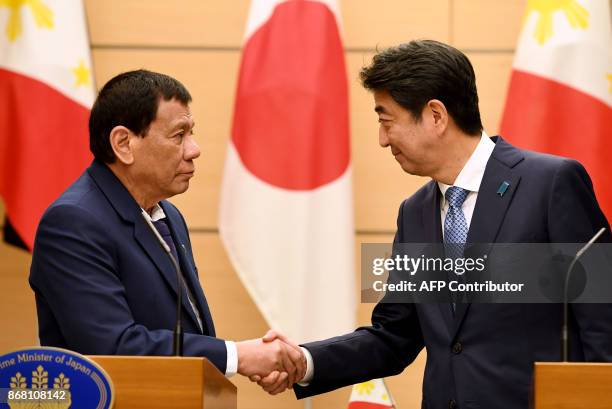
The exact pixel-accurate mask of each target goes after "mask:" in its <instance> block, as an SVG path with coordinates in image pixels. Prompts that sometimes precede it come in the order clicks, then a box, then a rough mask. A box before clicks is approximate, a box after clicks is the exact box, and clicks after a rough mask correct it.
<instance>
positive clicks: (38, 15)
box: [0, 0, 53, 41]
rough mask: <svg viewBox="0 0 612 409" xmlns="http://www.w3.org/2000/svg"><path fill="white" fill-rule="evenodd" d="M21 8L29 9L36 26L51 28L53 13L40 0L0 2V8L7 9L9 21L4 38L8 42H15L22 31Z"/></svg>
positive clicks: (5, 0) (1, 0)
mask: <svg viewBox="0 0 612 409" xmlns="http://www.w3.org/2000/svg"><path fill="white" fill-rule="evenodd" d="M23 6H28V7H30V10H31V11H32V14H33V15H34V21H35V22H36V26H38V27H40V28H48V29H49V28H53V11H52V10H51V9H50V8H49V7H47V6H45V5H44V4H43V2H42V1H41V0H0V7H8V9H9V19H8V24H7V25H6V31H5V33H6V36H7V37H8V39H9V41H15V40H16V39H17V37H19V36H20V35H21V33H22V31H23V25H22V22H21V11H22V8H23Z"/></svg>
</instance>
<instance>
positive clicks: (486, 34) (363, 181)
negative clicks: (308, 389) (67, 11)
mask: <svg viewBox="0 0 612 409" xmlns="http://www.w3.org/2000/svg"><path fill="white" fill-rule="evenodd" d="M85 3H86V6H87V17H88V21H89V27H90V33H91V44H92V50H93V59H94V68H95V77H96V81H97V84H98V86H100V85H101V84H103V83H104V82H105V81H107V80H108V79H109V78H111V77H112V76H114V75H115V74H117V73H119V72H121V71H124V70H128V69H135V68H141V67H143V68H148V69H152V70H158V71H162V72H165V73H168V74H170V75H173V76H175V77H176V78H178V79H179V80H181V81H182V82H183V83H184V84H185V85H186V86H187V87H188V88H189V89H190V91H191V92H192V94H193V97H194V102H193V111H194V116H195V119H196V122H197V123H198V126H197V139H198V142H199V143H200V145H201V147H202V150H203V155H202V156H201V158H200V159H199V161H198V175H197V177H196V178H195V179H194V181H193V182H192V187H191V188H190V190H189V192H188V193H186V194H184V195H182V196H180V197H177V198H175V199H173V201H174V202H175V203H176V204H177V205H178V206H179V207H180V208H181V209H182V210H183V213H184V214H185V216H186V218H187V221H188V223H189V225H190V227H191V228H192V229H193V232H192V241H193V244H194V250H195V254H196V258H197V262H198V265H199V270H200V271H201V272H202V277H201V279H202V284H203V286H204V288H205V291H206V294H207V296H208V299H209V301H210V304H211V308H212V311H213V314H214V316H215V322H216V324H217V327H218V332H219V336H221V337H225V338H228V339H245V338H250V337H257V336H261V335H262V334H263V333H264V332H265V331H266V330H267V326H266V323H265V322H264V320H263V318H262V316H261V314H260V313H259V312H258V311H257V308H256V306H255V305H254V304H253V302H252V301H251V300H250V298H249V296H248V295H247V293H246V291H245V290H244V288H243V287H242V285H241V283H240V281H239V280H238V278H237V276H236V274H235V273H234V271H233V269H232V267H231V265H230V264H229V261H228V259H227V257H226V255H225V252H224V250H223V247H222V246H221V243H220V241H219V237H218V234H217V230H216V229H217V215H218V208H217V206H218V202H219V187H220V180H221V174H222V165H223V160H224V157H225V147H226V143H227V139H228V136H229V132H230V124H231V116H232V106H233V98H234V92H235V88H236V74H237V71H238V64H239V60H240V44H241V39H242V32H243V28H244V25H245V21H246V17H247V12H248V5H249V1H248V0H233V1H227V2H211V1H204V0H176V1H172V2H169V1H167V0H149V1H146V2H145V1H142V0H140V1H139V0H86V2H85ZM525 4H526V0H503V1H491V0H429V1H416V0H379V1H376V2H373V1H366V0H344V1H341V7H342V13H343V21H342V25H343V32H344V44H345V47H346V60H347V67H348V78H349V83H350V98H351V101H350V102H351V130H352V160H353V162H352V165H353V170H354V199H355V211H356V212H355V214H356V234H355V246H356V247H355V248H356V251H357V257H358V256H359V253H358V251H359V244H360V243H361V242H374V241H383V242H384V241H391V240H392V233H393V230H394V224H395V219H396V211H397V208H398V205H399V203H400V202H401V200H402V199H403V198H405V197H407V196H408V195H410V194H411V193H412V192H413V191H414V190H415V189H416V188H417V187H418V186H420V185H422V184H423V183H424V181H425V180H424V179H422V178H417V177H412V176H408V175H406V174H404V173H402V171H401V169H400V168H399V167H398V166H397V164H396V163H395V162H394V161H393V160H391V157H390V156H389V154H388V152H387V151H385V150H382V149H380V148H379V147H378V145H377V139H378V138H377V123H376V118H375V115H374V113H373V111H372V100H371V96H370V95H369V94H368V93H367V92H365V91H364V90H362V89H361V87H360V86H359V83H358V81H357V74H358V71H359V69H360V67H361V66H362V65H363V64H365V63H367V62H368V61H369V60H370V58H371V56H372V55H373V53H374V52H375V49H376V48H377V47H378V48H380V47H384V46H388V45H394V44H398V43H400V42H405V41H408V40H410V39H413V38H434V39H437V40H441V41H444V42H448V43H450V44H453V45H455V46H457V47H459V48H460V49H462V50H464V51H465V52H466V53H467V55H468V56H469V57H470V59H471V60H472V62H473V64H474V67H475V70H476V75H477V78H478V88H479V94H480V101H481V111H482V117H483V121H484V125H485V129H486V130H487V131H488V132H489V133H490V134H494V133H496V132H497V130H498V124H499V120H500V115H501V110H502V107H503V102H504V96H505V92H506V87H507V82H508V78H509V72H510V66H511V63H512V55H513V51H514V45H515V40H516V38H517V34H518V30H519V27H520V23H521V18H522V13H523V10H524V7H525ZM136 16H138V17H136ZM2 213H3V210H2V207H1V205H0V215H1V214H2ZM29 262H30V258H29V255H28V254H26V253H24V252H21V251H18V250H14V249H11V248H9V247H7V246H4V245H0V293H1V295H0V317H2V318H1V320H2V321H1V322H2V331H1V332H0V334H1V335H0V353H2V352H5V351H7V350H10V349H12V348H17V347H21V346H24V345H32V344H35V343H36V342H37V338H36V320H35V308H34V304H33V297H32V295H31V292H30V290H29V287H28V285H27V270H28V268H29ZM372 307H373V306H372V305H370V304H362V305H360V307H359V313H358V321H359V323H361V324H363V323H367V322H368V321H369V314H370V312H371V309H372ZM423 365H424V356H423V354H422V355H421V356H420V357H419V359H418V360H417V362H416V363H415V364H413V365H412V366H411V367H409V368H407V369H406V371H404V373H403V374H401V375H399V376H395V377H392V378H389V379H388V385H389V387H390V388H391V392H392V394H393V395H394V397H395V399H396V401H397V402H398V405H399V407H401V408H404V409H406V408H417V407H420V406H419V405H420V403H419V402H420V387H421V377H422V370H423ZM233 381H234V382H235V383H236V384H237V385H238V387H239V388H240V392H239V407H240V408H242V409H246V408H300V407H302V404H301V403H298V402H297V401H296V400H295V398H294V397H293V395H292V394H291V393H284V394H282V395H281V396H279V397H274V398H271V397H268V396H267V395H265V394H264V393H263V392H260V391H259V390H257V388H256V387H255V386H254V385H252V384H250V383H249V382H248V381H245V380H243V379H240V378H239V377H235V378H233ZM348 394H349V388H344V389H342V390H340V391H336V392H333V393H330V394H327V395H324V396H322V397H317V398H315V399H314V408H316V409H323V408H325V409H330V408H344V407H345V406H346V401H347V398H348Z"/></svg>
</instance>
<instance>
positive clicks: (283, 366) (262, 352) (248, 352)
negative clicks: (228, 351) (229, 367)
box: [236, 331, 306, 395]
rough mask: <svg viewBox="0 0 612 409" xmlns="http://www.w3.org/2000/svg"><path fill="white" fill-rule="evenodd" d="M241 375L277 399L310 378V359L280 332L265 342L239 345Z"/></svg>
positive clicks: (246, 342) (272, 332)
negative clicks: (298, 383)
mask: <svg viewBox="0 0 612 409" xmlns="http://www.w3.org/2000/svg"><path fill="white" fill-rule="evenodd" d="M236 349H237V350H238V373H239V374H241V375H244V376H247V377H248V378H249V379H250V380H251V381H253V382H257V383H258V384H259V386H261V387H262V388H263V389H264V390H265V391H266V392H268V393H270V394H271V395H276V394H278V393H281V392H283V391H285V390H286V389H288V388H292V387H293V384H295V383H297V382H299V381H300V380H301V379H302V378H303V377H304V375H305V374H306V357H305V356H304V353H303V352H302V350H301V348H300V347H299V346H298V345H296V344H295V343H293V342H291V341H290V340H289V339H287V338H286V337H285V336H283V335H281V334H279V333H277V332H276V331H268V333H267V334H266V335H265V336H264V337H263V338H258V339H251V340H248V341H242V342H237V343H236Z"/></svg>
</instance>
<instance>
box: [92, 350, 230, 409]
mask: <svg viewBox="0 0 612 409" xmlns="http://www.w3.org/2000/svg"><path fill="white" fill-rule="evenodd" d="M89 358H90V359H92V360H93V361H95V362H96V363H98V364H99V365H100V366H101V367H102V368H104V370H105V371H106V373H108V375H110V377H111V379H112V381H113V384H114V387H115V406H114V409H158V408H159V409H162V408H163V409H167V408H173V409H236V407H237V397H236V387H235V386H234V385H233V384H232V383H231V382H230V381H229V380H227V378H225V376H223V374H222V373H221V372H219V370H218V369H217V368H216V367H215V366H214V365H213V364H211V363H210V362H209V361H208V360H207V359H206V358H184V357H151V356H100V355H96V356H89Z"/></svg>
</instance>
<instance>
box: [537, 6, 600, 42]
mask: <svg viewBox="0 0 612 409" xmlns="http://www.w3.org/2000/svg"><path fill="white" fill-rule="evenodd" d="M559 11H562V12H563V13H564V14H565V18H567V21H568V22H569V23H570V25H571V26H572V27H573V28H580V29H583V30H584V29H586V28H587V27H588V26H589V11H588V10H587V9H585V8H584V7H582V6H581V5H580V4H579V3H578V2H577V1H576V0H528V2H527V16H528V15H529V14H531V13H534V12H535V13H539V17H538V22H537V23H536V28H535V33H534V36H535V39H536V40H537V42H538V43H539V44H540V45H543V44H544V43H545V42H546V41H548V40H549V39H550V38H551V37H552V36H553V34H554V33H553V14H555V13H557V12H559Z"/></svg>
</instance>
